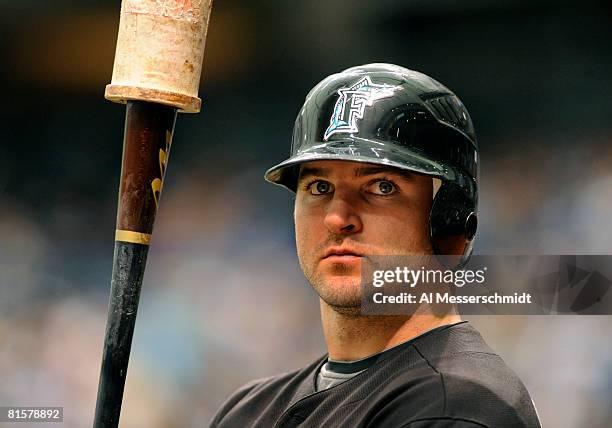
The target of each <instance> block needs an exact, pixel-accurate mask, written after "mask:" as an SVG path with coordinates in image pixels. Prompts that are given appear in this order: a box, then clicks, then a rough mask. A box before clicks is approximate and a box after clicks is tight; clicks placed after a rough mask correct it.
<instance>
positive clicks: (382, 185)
mask: <svg viewBox="0 0 612 428" xmlns="http://www.w3.org/2000/svg"><path fill="white" fill-rule="evenodd" d="M371 189H372V190H371V191H372V193H374V194H375V195H385V196H386V195H391V194H392V193H395V192H396V191H397V187H395V184H393V183H392V182H390V181H387V180H379V181H377V182H375V183H373V184H372V186H371Z"/></svg>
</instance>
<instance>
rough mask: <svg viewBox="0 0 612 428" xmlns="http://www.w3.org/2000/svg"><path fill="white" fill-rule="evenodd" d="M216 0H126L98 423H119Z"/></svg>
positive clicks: (97, 427)
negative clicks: (180, 115) (169, 179)
mask: <svg viewBox="0 0 612 428" xmlns="http://www.w3.org/2000/svg"><path fill="white" fill-rule="evenodd" d="M211 6H212V0H163V1H159V0H123V1H122V4H121V18H120V22H119V34H118V36H117V50H116V53H115V63H114V67H113V77H112V81H111V84H110V85H107V87H106V92H105V97H106V98H107V99H109V100H111V101H115V102H120V103H125V104H126V119H125V131H124V140H123V156H122V164H121V180H120V185H119V200H118V207H117V227H116V231H115V251H114V256H113V272H112V278H111V291H110V298H109V305H108V319H107V324H106V333H105V338H104V347H103V354H102V367H101V370H100V380H99V384H98V396H97V401H96V410H95V416H94V424H93V426H94V428H114V427H117V426H118V425H119V418H120V413H121V406H122V401H123V391H124V387H125V380H126V376H127V369H128V362H129V357H130V349H131V345H132V338H133V335H134V327H135V323H136V314H137V311H138V302H139V299H140V292H141V289H142V280H143V276H144V272H145V267H146V262H147V254H148V250H149V245H150V243H151V237H152V235H153V226H154V224H155V216H156V213H157V209H158V206H159V202H160V197H161V193H162V189H163V184H164V175H165V171H166V168H167V165H168V159H169V154H170V146H171V144H172V136H173V133H174V125H175V122H176V117H177V112H188V113H195V112H198V111H199V110H200V105H201V100H200V98H198V96H197V93H198V88H199V81H200V75H201V69H202V60H203V55H204V44H205V39H206V31H207V27H208V21H209V17H210V10H211Z"/></svg>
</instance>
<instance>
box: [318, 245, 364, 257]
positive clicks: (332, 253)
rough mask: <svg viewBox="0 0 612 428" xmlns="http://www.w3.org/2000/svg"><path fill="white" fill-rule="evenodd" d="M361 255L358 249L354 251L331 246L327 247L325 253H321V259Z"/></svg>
mask: <svg viewBox="0 0 612 428" xmlns="http://www.w3.org/2000/svg"><path fill="white" fill-rule="evenodd" d="M360 257H363V254H361V253H360V252H358V251H355V250H353V249H351V248H342V247H331V248H328V249H327V250H326V251H325V253H323V257H322V258H323V259H329V258H337V259H341V260H342V259H347V260H348V259H351V258H360Z"/></svg>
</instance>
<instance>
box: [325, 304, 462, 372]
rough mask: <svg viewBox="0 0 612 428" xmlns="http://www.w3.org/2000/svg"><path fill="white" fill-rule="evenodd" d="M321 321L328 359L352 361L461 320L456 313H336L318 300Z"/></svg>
mask: <svg viewBox="0 0 612 428" xmlns="http://www.w3.org/2000/svg"><path fill="white" fill-rule="evenodd" d="M320 303H321V321H322V324H323V333H324V335H325V341H326V343H327V351H328V353H329V358H331V359H333V360H338V361H354V360H359V359H361V358H365V357H367V356H369V355H373V354H376V353H378V352H381V351H384V350H385V349H389V348H392V347H394V346H396V345H399V344H400V343H403V342H406V341H408V340H410V339H414V338H415V337H417V336H420V335H421V334H423V333H425V332H427V331H429V330H432V329H434V328H436V327H440V326H443V325H448V324H454V323H457V322H459V321H461V317H460V316H459V315H456V314H447V315H444V316H436V315H434V314H432V313H430V312H423V313H419V314H415V315H411V316H405V315H401V316H400V315H393V316H361V315H353V314H343V313H339V312H338V311H337V310H335V309H334V308H332V307H331V306H329V305H328V304H327V303H325V302H323V301H322V300H321V302H320Z"/></svg>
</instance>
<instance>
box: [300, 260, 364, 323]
mask: <svg viewBox="0 0 612 428" xmlns="http://www.w3.org/2000/svg"><path fill="white" fill-rule="evenodd" d="M302 270H303V271H304V275H305V276H306V279H307V280H308V282H309V283H310V285H311V286H312V288H313V289H314V290H315V292H316V293H317V294H318V295H319V298H320V299H321V300H322V301H323V302H325V304H327V305H328V306H329V307H330V308H331V309H333V310H334V311H335V312H337V313H340V314H343V315H355V316H356V315H360V314H361V296H362V292H361V275H359V270H357V269H356V268H355V267H354V266H347V265H346V264H343V263H336V264H334V265H332V266H331V273H322V272H317V271H316V269H315V271H314V272H312V271H308V270H306V269H303V268H302Z"/></svg>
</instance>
